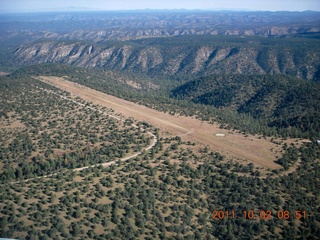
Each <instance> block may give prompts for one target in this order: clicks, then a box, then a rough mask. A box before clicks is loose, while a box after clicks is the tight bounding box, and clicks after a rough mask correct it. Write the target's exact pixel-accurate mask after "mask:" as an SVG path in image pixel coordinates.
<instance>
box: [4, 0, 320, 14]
mask: <svg viewBox="0 0 320 240" xmlns="http://www.w3.org/2000/svg"><path fill="white" fill-rule="evenodd" d="M145 9H150V10H174V9H184V10H212V11H215V10H216V11H217V10H238V11H241V10H244V11H308V10H310V11H320V1H319V0H304V1H301V0H260V1H258V0H244V1H237V0H225V1H223V2H221V1H210V0H199V1H192V0H185V1H178V0H163V1H161V2H159V1H151V0H140V1H129V0H120V1H116V2H114V1H112V2H111V1H103V0H92V1H89V0H53V1H52V0H47V1H44V0H1V1H0V11H1V12H48V11H65V10H70V11H72V10H73V11H80V10H87V11H115V10H145Z"/></svg>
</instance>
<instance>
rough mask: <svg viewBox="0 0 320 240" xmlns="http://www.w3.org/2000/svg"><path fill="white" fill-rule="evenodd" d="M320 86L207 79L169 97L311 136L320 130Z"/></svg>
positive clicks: (279, 79)
mask: <svg viewBox="0 0 320 240" xmlns="http://www.w3.org/2000/svg"><path fill="white" fill-rule="evenodd" d="M319 92H320V85H319V84H318V83H312V82H306V81H303V80H301V79H297V78H293V77H289V76H284V75H273V76H271V75H268V76H261V75H251V76H250V75H210V76H206V77H202V78H200V79H197V80H194V81H190V82H187V83H185V84H183V85H181V86H179V87H177V88H176V89H174V90H173V91H172V96H173V97H175V98H177V99H181V100H189V101H193V102H195V103H198V104H206V105H213V106H215V107H218V108H221V107H222V108H231V109H233V110H236V111H237V112H239V113H249V114H250V115H251V116H253V117H255V118H261V119H265V120H267V121H268V125H269V126H276V127H284V128H288V127H297V128H298V129H300V130H302V131H303V132H309V133H310V135H316V136H317V134H318V129H319V128H320V125H319V123H320V121H319V119H320V95H319Z"/></svg>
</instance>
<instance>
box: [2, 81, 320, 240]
mask: <svg viewBox="0 0 320 240" xmlns="http://www.w3.org/2000/svg"><path fill="white" fill-rule="evenodd" d="M0 89H1V97H0V105H1V108H0V109H1V113H0V114H1V116H0V120H1V128H0V131H1V134H0V138H1V139H0V140H1V141H0V144H1V146H0V147H1V150H0V159H1V165H0V166H1V168H0V169H1V188H0V198H1V201H0V231H1V232H0V235H1V237H11V238H22V239H136V238H145V239H216V238H218V239H223V238H225V239H254V238H265V239H281V238H282V239H293V238H302V239H317V237H318V236H319V235H320V228H319V224H320V214H319V211H318V209H319V207H320V206H319V202H320V201H319V194H320V192H319V189H320V188H319V186H320V182H319V179H320V176H319V174H320V169H319V167H320V165H319V157H320V148H319V145H317V144H315V143H310V144H305V145H304V146H303V147H301V149H299V150H296V149H295V148H292V150H289V151H287V153H288V155H289V156H287V158H290V159H292V157H293V156H295V155H296V154H300V157H301V159H302V160H301V164H300V167H299V169H298V170H297V171H296V172H294V173H292V174H290V175H288V176H287V175H283V176H280V175H279V176H277V175H273V176H271V177H267V178H261V177H259V171H258V170H257V169H256V168H255V167H254V166H252V165H243V164H240V163H237V162H235V161H232V159H226V158H225V157H224V156H222V155H220V154H219V153H218V152H212V151H211V150H210V149H209V148H207V147H205V146H198V145H196V144H194V143H191V142H182V141H181V139H180V138H179V137H176V136H172V135H164V134H163V133H162V134H160V133H159V131H157V130H156V129H152V126H148V125H147V124H144V127H145V128H148V129H149V130H150V131H153V132H154V133H155V134H157V135H158V137H159V141H158V143H157V144H156V146H155V147H154V148H152V149H151V150H150V151H148V152H143V153H142V154H141V155H139V156H138V157H136V158H134V159H131V160H129V161H127V162H118V163H117V164H114V165H111V166H109V167H107V168H101V167H94V168H88V169H86V170H83V171H81V172H75V171H72V169H73V168H76V167H79V166H86V165H91V164H95V163H101V162H106V161H111V160H114V159H118V158H121V157H122V156H126V155H128V154H130V153H134V152H137V151H140V150H141V149H143V148H144V147H145V146H147V145H148V144H149V143H150V138H149V136H148V135H146V134H145V133H144V132H143V131H141V130H139V129H136V128H133V127H132V126H131V122H132V120H130V119H128V120H127V121H126V122H125V123H123V122H120V121H115V120H114V119H111V118H108V117H107V116H105V115H103V114H99V112H97V111H93V110H90V109H88V108H86V107H85V106H79V105H77V104H75V103H73V102H71V101H68V100H66V99H63V98H61V97H59V95H55V94H52V93H49V92H45V91H43V90H42V89H48V90H52V91H54V92H57V93H59V94H61V95H64V96H68V94H67V93H65V92H62V91H60V90H58V89H55V88H53V87H51V86H48V85H46V84H44V83H41V82H39V81H37V80H34V79H32V78H29V77H25V78H23V77H21V76H20V77H18V76H16V77H14V76H9V77H1V79H0ZM77 101H79V102H81V101H82V100H81V99H77ZM83 103H84V102H83ZM85 104H87V105H90V103H85ZM96 107H97V108H99V106H96ZM103 110H104V111H106V112H111V113H112V110H111V109H103ZM113 114H116V113H113ZM141 124H143V123H141ZM159 134H160V135H159ZM288 148H290V149H291V147H290V146H288ZM297 151H298V152H297ZM283 158H284V159H286V156H284V157H283ZM279 161H280V160H279ZM283 161H285V160H283ZM288 164H290V162H289V163H288ZM54 172H55V173H57V175H54V176H50V177H42V178H37V177H38V176H39V177H41V176H45V175H47V174H50V173H54ZM24 179H30V180H29V181H24ZM214 210H223V211H227V210H228V211H232V210H234V212H235V213H236V214H237V216H240V217H239V218H234V219H233V218H231V217H230V216H229V218H228V219H226V218H223V219H213V217H212V212H213V211H214ZM250 210H253V211H254V212H255V218H254V219H249V218H244V216H243V211H250ZM267 210H270V211H271V212H272V218H271V219H263V220H261V219H259V217H258V216H259V212H260V211H267ZM285 210H287V211H290V217H289V218H288V219H278V217H277V213H278V212H279V211H285ZM297 210H300V211H305V212H306V217H305V218H304V217H302V218H300V219H296V217H295V211H297Z"/></svg>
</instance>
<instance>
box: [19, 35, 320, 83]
mask: <svg viewBox="0 0 320 240" xmlns="http://www.w3.org/2000/svg"><path fill="white" fill-rule="evenodd" d="M180 41H181V39H180V38H179V39H176V40H170V44H168V42H166V41H163V42H162V43H161V40H159V42H160V43H159V42H158V43H156V44H155V43H153V42H143V43H142V42H139V44H137V43H135V44H132V43H129V42H128V43H122V44H114V45H108V46H106V45H105V46H103V45H94V44H85V43H81V42H73V43H67V42H56V41H49V42H42V43H34V44H30V45H27V46H25V45H24V46H21V47H20V48H18V49H17V50H16V51H15V57H16V59H17V61H19V62H22V63H26V64H36V63H49V62H57V63H66V64H71V65H75V66H80V67H98V68H109V69H111V68H112V69H123V70H132V71H140V72H145V73H151V74H152V73H156V74H198V73H201V74H212V73H219V74H226V73H244V74H290V75H295V76H298V77H300V78H306V79H313V78H314V77H315V76H317V72H318V71H319V63H320V57H319V54H318V53H319V47H318V48H317V49H313V48H306V47H302V46H300V45H290V44H286V43H285V42H283V43H281V44H280V45H279V46H276V45H273V44H271V46H267V47H265V46H261V44H259V45H258V44H255V43H252V42H251V43H250V41H249V42H248V43H245V44H225V46H223V44H222V45H221V44H220V43H219V44H217V43H215V42H211V43H208V44H205V43H199V44H191V43H190V45H186V42H181V44H179V43H180Z"/></svg>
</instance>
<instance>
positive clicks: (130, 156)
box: [14, 87, 158, 183]
mask: <svg viewBox="0 0 320 240" xmlns="http://www.w3.org/2000/svg"><path fill="white" fill-rule="evenodd" d="M37 88H38V89H40V90H42V91H45V92H48V93H51V94H55V95H57V96H59V97H61V98H63V99H65V100H68V101H71V102H73V103H75V104H78V105H80V106H83V107H86V108H88V109H91V110H94V111H98V112H99V113H101V114H103V115H105V116H108V117H111V118H114V119H116V120H118V121H121V122H125V120H123V119H121V118H119V117H117V116H114V115H111V114H108V113H106V112H103V111H101V110H99V109H97V108H94V107H91V106H87V105H85V104H83V103H80V102H77V101H76V100H74V99H70V98H67V97H65V96H62V95H60V94H58V93H55V92H53V91H50V90H47V89H44V88H40V87H37ZM131 126H132V127H135V128H139V127H138V126H137V125H135V124H131ZM140 129H141V130H144V129H143V128H140ZM147 134H149V135H150V136H151V137H152V142H151V144H150V145H149V146H147V147H146V148H144V149H143V150H142V151H140V152H137V153H134V154H132V155H129V156H126V157H123V158H120V159H117V160H114V161H111V162H106V163H98V164H93V165H89V166H85V167H79V168H74V169H72V171H78V172H79V171H82V170H85V169H87V168H91V167H97V166H102V167H108V166H111V165H113V164H115V163H117V162H119V161H120V162H125V161H127V160H129V159H132V158H135V157H137V156H139V155H140V154H142V152H144V151H149V150H150V149H152V148H153V147H154V146H155V145H156V144H157V142H158V138H157V136H156V135H155V134H153V133H152V132H150V131H147ZM60 172H61V171H60ZM60 172H56V173H52V174H48V175H45V176H39V177H35V178H29V179H24V180H21V181H24V182H28V181H31V180H34V179H39V178H47V177H52V176H55V175H57V174H58V173H60ZM21 181H16V182H14V183H19V182H21Z"/></svg>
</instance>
